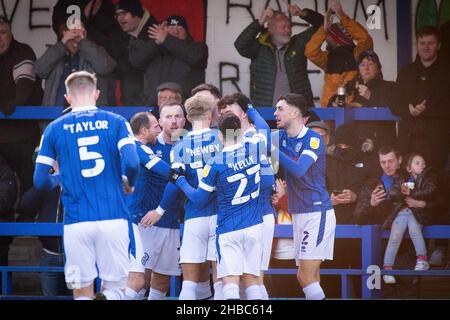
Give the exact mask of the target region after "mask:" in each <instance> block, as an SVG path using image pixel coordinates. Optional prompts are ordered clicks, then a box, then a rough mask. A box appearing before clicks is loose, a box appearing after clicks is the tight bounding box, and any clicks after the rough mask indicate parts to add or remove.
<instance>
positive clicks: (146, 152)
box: [103, 112, 170, 300]
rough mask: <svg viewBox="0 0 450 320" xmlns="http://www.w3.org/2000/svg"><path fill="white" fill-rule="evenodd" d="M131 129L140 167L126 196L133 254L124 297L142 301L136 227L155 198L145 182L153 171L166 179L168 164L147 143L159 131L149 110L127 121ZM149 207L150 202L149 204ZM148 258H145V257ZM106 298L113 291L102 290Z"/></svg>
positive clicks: (139, 239) (141, 263) (142, 269)
mask: <svg viewBox="0 0 450 320" xmlns="http://www.w3.org/2000/svg"><path fill="white" fill-rule="evenodd" d="M130 125H131V129H132V131H133V134H134V137H135V139H136V150H137V153H138V156H139V160H140V164H141V170H140V171H139V176H138V179H137V182H136V186H135V191H134V192H133V193H132V194H130V195H128V196H127V205H128V208H129V209H130V214H131V220H132V224H133V225H132V227H133V235H134V239H135V244H136V245H135V247H136V250H135V255H131V262H132V268H131V270H130V273H129V275H128V286H127V287H126V288H125V299H129V300H142V299H143V297H144V295H145V292H146V289H148V287H149V285H147V286H146V281H145V276H144V274H145V272H146V270H145V262H146V260H148V254H147V256H146V255H145V252H144V246H143V243H142V237H141V232H140V229H139V227H138V224H139V221H140V220H141V218H142V216H143V215H144V214H145V213H146V212H147V211H148V207H149V205H148V204H147V203H148V202H149V201H150V202H151V200H149V199H148V198H151V197H154V195H153V194H152V193H150V192H149V191H148V185H151V183H152V172H155V173H157V174H159V175H160V176H165V177H166V179H168V176H169V172H170V166H169V165H168V164H167V163H166V162H164V161H162V160H161V159H160V158H158V157H157V156H156V155H155V154H154V153H153V150H152V149H150V148H149V147H147V146H146V145H147V144H154V143H156V140H157V137H158V134H159V133H160V132H161V128H160V126H159V123H158V120H157V119H156V118H155V116H153V115H152V114H151V113H149V112H140V113H137V114H135V115H134V116H133V117H132V118H131V120H130ZM150 206H151V205H150ZM146 208H147V209H146ZM146 258H147V259H146ZM103 293H104V295H105V298H106V299H108V300H112V299H114V296H113V294H114V292H108V291H105V292H103Z"/></svg>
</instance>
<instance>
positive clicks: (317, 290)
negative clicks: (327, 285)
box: [303, 281, 325, 300]
mask: <svg viewBox="0 0 450 320" xmlns="http://www.w3.org/2000/svg"><path fill="white" fill-rule="evenodd" d="M303 292H304V293H305V297H306V300H323V299H325V293H324V292H323V290H322V287H321V286H320V284H319V282H318V281H317V282H314V283H311V284H310V285H309V286H307V287H306V288H304V289H303Z"/></svg>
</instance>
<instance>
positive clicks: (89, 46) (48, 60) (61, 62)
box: [34, 21, 116, 107]
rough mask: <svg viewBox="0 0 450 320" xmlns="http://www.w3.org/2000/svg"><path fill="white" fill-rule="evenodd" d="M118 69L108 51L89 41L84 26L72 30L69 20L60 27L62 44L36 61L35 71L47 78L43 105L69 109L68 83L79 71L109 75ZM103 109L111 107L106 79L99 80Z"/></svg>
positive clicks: (55, 45)
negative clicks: (71, 76)
mask: <svg viewBox="0 0 450 320" xmlns="http://www.w3.org/2000/svg"><path fill="white" fill-rule="evenodd" d="M115 67H116V62H115V61H114V60H113V59H112V58H111V57H110V56H109V55H108V53H107V52H106V50H105V49H104V48H102V47H100V46H98V45H96V44H95V43H93V42H92V41H90V40H89V39H87V32H86V29H85V28H84V26H83V25H82V23H81V22H80V24H79V26H78V27H75V28H72V29H68V27H67V23H66V21H61V22H60V23H59V25H58V42H57V43H56V44H54V45H53V46H51V47H50V48H48V49H47V50H46V51H45V52H44V54H43V55H42V56H41V57H40V58H39V59H37V60H36V63H35V65H34V72H35V73H36V74H37V75H38V76H40V77H41V78H43V79H45V91H44V100H43V104H44V105H46V106H65V107H67V106H68V105H67V101H66V99H65V94H66V88H65V84H64V81H65V80H66V78H67V77H68V76H69V75H70V74H71V73H72V72H75V71H81V70H86V71H88V72H92V73H95V74H98V75H99V76H103V77H105V76H107V75H108V74H110V73H111V72H112V71H113V70H114V68H115ZM98 87H99V90H100V97H99V100H98V103H99V105H100V106H102V105H103V106H105V105H108V84H107V80H106V79H105V78H101V77H100V78H99V79H98Z"/></svg>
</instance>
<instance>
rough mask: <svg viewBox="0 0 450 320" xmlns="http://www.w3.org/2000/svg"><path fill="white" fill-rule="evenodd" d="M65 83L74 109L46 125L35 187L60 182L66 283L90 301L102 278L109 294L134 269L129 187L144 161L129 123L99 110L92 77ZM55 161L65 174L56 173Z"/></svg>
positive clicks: (78, 76)
mask: <svg viewBox="0 0 450 320" xmlns="http://www.w3.org/2000/svg"><path fill="white" fill-rule="evenodd" d="M65 85H66V90H67V95H66V99H67V101H68V102H69V104H70V105H71V108H72V111H71V112H70V113H67V114H66V115H64V116H62V117H61V118H59V119H57V120H55V121H53V122H52V123H50V124H49V126H48V127H47V128H46V130H45V132H44V135H43V138H42V142H41V148H40V151H39V155H38V157H37V159H36V169H35V173H34V185H35V186H36V188H37V189H42V190H51V189H53V188H54V187H55V186H56V185H57V184H59V183H61V185H62V202H63V206H64V250H65V254H66V265H65V276H66V282H67V284H68V286H69V288H73V289H74V291H73V295H74V298H75V299H77V300H90V299H92V298H93V296H94V286H93V282H94V279H95V278H96V277H97V275H98V273H99V275H100V278H101V279H102V280H103V286H104V288H105V289H124V288H125V286H126V283H127V277H128V272H129V269H130V267H131V264H130V259H129V246H130V237H129V224H128V218H129V210H128V208H127V206H126V203H125V194H124V190H125V191H126V192H132V191H133V186H134V183H135V181H136V177H137V175H138V172H139V159H138V156H137V153H136V146H135V143H134V139H133V137H132V133H131V130H130V127H129V124H128V123H127V122H126V120H125V119H124V118H122V117H121V116H118V115H115V114H113V113H109V112H106V111H102V110H98V109H97V108H96V107H95V102H96V100H97V99H98V96H99V93H100V92H99V91H98V90H97V79H96V78H95V76H94V75H92V74H90V73H88V72H86V71H81V72H75V73H72V74H71V75H70V76H69V77H68V78H67V80H66V82H65ZM121 158H122V161H123V163H124V167H125V176H126V179H122V174H121ZM56 160H57V161H58V163H59V168H60V174H59V175H58V176H52V175H51V174H50V170H51V168H52V166H53V164H54V163H55V161H56ZM97 268H98V272H97Z"/></svg>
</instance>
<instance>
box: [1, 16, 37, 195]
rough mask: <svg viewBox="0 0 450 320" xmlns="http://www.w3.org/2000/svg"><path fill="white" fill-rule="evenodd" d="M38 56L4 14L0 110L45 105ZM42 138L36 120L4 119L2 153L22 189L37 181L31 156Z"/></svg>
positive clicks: (8, 111) (7, 110) (5, 110)
mask: <svg viewBox="0 0 450 320" xmlns="http://www.w3.org/2000/svg"><path fill="white" fill-rule="evenodd" d="M35 60H36V56H35V54H34V52H33V49H31V48H30V46H28V45H26V44H23V43H20V42H18V41H16V40H15V39H14V37H13V34H12V30H11V25H10V23H9V22H8V20H7V19H6V18H5V17H0V83H1V85H0V111H1V112H2V113H4V114H5V115H10V114H12V113H14V111H15V110H16V107H17V106H38V105H41V102H42V87H41V81H40V80H39V78H38V77H36V75H35V74H34V73H33V65H34V63H35ZM38 141H39V126H38V123H37V122H36V121H28V120H1V121H0V156H3V157H4V158H5V159H6V162H7V163H8V165H9V166H11V169H12V170H13V171H15V172H16V173H17V175H18V177H19V180H20V190H22V192H25V191H26V190H28V189H29V188H31V186H32V185H33V183H32V177H33V162H32V160H31V158H32V155H33V152H34V149H35V148H36V145H37V144H38Z"/></svg>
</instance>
